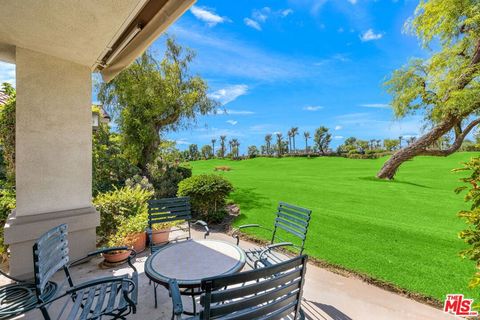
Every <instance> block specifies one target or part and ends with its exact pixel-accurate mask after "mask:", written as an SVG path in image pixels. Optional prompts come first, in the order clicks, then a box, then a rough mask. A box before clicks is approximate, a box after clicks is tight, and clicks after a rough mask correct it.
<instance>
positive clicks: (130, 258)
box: [69, 247, 137, 272]
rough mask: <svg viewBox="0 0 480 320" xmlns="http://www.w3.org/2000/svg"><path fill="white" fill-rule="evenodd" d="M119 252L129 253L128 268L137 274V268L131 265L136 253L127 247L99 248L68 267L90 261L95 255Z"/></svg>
mask: <svg viewBox="0 0 480 320" xmlns="http://www.w3.org/2000/svg"><path fill="white" fill-rule="evenodd" d="M120 250H127V251H130V255H129V256H128V260H127V263H128V265H129V266H130V268H132V269H133V271H135V272H137V268H135V266H134V265H133V264H132V259H134V258H135V257H136V256H137V252H136V251H135V250H133V249H131V248H128V247H111V248H101V249H98V250H95V251H92V252H89V253H88V254H87V255H86V256H85V257H83V258H80V259H77V260H74V261H72V262H71V263H70V264H69V266H74V265H76V264H78V263H80V262H83V261H84V260H87V259H90V258H92V257H94V256H96V255H99V254H102V253H107V252H112V251H120Z"/></svg>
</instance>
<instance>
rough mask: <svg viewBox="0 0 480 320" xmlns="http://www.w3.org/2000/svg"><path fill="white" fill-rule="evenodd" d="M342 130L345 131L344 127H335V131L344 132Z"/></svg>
mask: <svg viewBox="0 0 480 320" xmlns="http://www.w3.org/2000/svg"><path fill="white" fill-rule="evenodd" d="M342 129H343V127H342V126H335V131H338V130H342Z"/></svg>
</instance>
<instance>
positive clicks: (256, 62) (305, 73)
mask: <svg viewBox="0 0 480 320" xmlns="http://www.w3.org/2000/svg"><path fill="white" fill-rule="evenodd" d="M213 30H214V29H210V30H207V31H204V30H203V31H201V32H200V31H198V30H195V29H194V28H191V26H189V25H188V26H187V25H184V24H181V23H177V24H175V25H172V26H171V27H170V29H169V33H170V34H172V35H174V36H175V37H176V38H177V39H178V41H179V42H181V43H188V45H189V46H190V47H193V48H195V50H196V51H197V52H198V55H197V58H196V60H195V65H196V71H197V72H198V73H200V74H202V75H204V76H205V77H210V76H211V77H218V75H219V74H221V75H223V76H225V77H235V78H237V79H238V78H240V79H245V80H242V81H247V80H248V81H251V80H255V81H264V82H269V83H271V82H276V81H291V80H294V79H302V80H305V79H307V78H315V79H316V81H322V80H323V79H324V78H323V77H325V72H329V73H334V71H335V70H334V69H333V67H330V66H324V67H323V68H311V65H312V64H313V61H308V60H305V59H295V58H292V56H289V55H284V54H280V53H279V52H278V51H270V50H264V49H262V48H260V47H258V46H257V45H253V44H251V43H249V42H245V41H242V40H241V39H238V38H237V36H236V35H235V34H232V33H226V34H225V33H221V34H220V33H217V32H215V31H213ZM219 61H221V62H222V63H219ZM327 68H328V70H326V69H327ZM330 69H331V70H330ZM337 74H338V73H335V75H337ZM320 75H322V76H323V77H321V76H320ZM325 81H326V80H325ZM330 81H331V78H329V79H328V82H330Z"/></svg>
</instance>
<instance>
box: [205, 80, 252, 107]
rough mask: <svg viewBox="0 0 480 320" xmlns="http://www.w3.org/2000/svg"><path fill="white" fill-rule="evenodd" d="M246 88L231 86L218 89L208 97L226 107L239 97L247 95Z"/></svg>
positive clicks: (241, 85)
mask: <svg viewBox="0 0 480 320" xmlns="http://www.w3.org/2000/svg"><path fill="white" fill-rule="evenodd" d="M247 92H248V86H247V85H246V84H236V85H231V86H228V87H226V88H223V89H219V90H217V91H215V92H212V93H210V94H209V95H208V96H209V97H210V98H211V99H214V100H217V101H218V102H220V103H221V104H222V105H226V104H227V103H230V102H232V101H234V100H235V99H237V98H238V97H240V96H243V95H245V94H247Z"/></svg>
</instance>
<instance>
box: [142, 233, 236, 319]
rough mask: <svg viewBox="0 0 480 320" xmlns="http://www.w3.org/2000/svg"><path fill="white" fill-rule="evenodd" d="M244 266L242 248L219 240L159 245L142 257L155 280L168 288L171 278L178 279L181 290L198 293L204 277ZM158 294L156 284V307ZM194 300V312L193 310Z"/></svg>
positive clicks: (230, 272) (148, 273)
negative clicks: (160, 246)
mask: <svg viewBox="0 0 480 320" xmlns="http://www.w3.org/2000/svg"><path fill="white" fill-rule="evenodd" d="M244 266H245V252H244V251H243V250H242V249H241V248H240V247H238V246H236V245H235V244H232V243H228V242H225V241H220V240H186V241H182V242H177V243H173V244H169V245H166V246H165V247H163V248H160V249H159V250H158V251H156V252H155V253H154V254H152V255H151V256H150V257H148V259H147V261H145V274H146V275H147V277H148V278H149V279H150V280H152V281H153V282H155V283H156V284H159V285H162V286H164V287H165V288H167V289H168V283H169V281H170V280H172V279H175V280H177V283H178V286H179V287H180V289H184V290H183V291H182V294H184V295H189V296H192V298H193V300H194V296H195V295H198V294H200V293H201V290H200V286H201V281H202V279H204V278H209V277H214V276H220V275H228V274H234V273H237V272H239V271H240V270H242V269H243V267H244ZM156 306H157V294H156V287H155V307H156ZM195 309H196V307H195V303H193V310H194V311H193V313H195Z"/></svg>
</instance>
